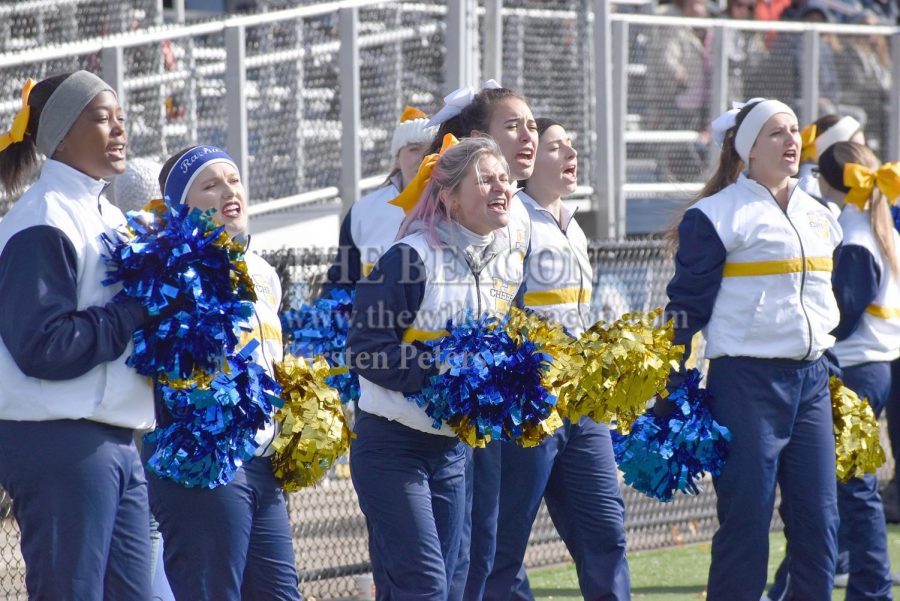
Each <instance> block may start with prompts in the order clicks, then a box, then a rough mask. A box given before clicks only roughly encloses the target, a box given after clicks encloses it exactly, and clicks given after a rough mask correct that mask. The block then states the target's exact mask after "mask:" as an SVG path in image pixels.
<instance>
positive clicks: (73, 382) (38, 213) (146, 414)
mask: <svg viewBox="0 0 900 601" xmlns="http://www.w3.org/2000/svg"><path fill="white" fill-rule="evenodd" d="M105 186H106V182H103V181H98V180H95V179H93V178H92V177H90V176H88V175H85V174H84V173H81V172H80V171H77V170H75V169H73V168H72V167H69V166H68V165H66V164H64V163H60V162H58V161H54V160H48V161H46V162H45V163H44V166H43V169H42V171H41V176H40V179H38V181H37V182H35V184H34V185H33V186H31V188H29V189H28V191H26V192H25V194H24V195H23V196H22V197H21V198H20V199H19V200H18V201H17V202H16V204H15V205H14V206H13V208H12V209H11V210H10V211H9V213H7V215H6V217H5V218H4V219H3V221H2V222H0V252H2V250H3V248H4V247H5V246H6V244H7V242H8V241H9V240H10V238H12V237H13V236H14V235H15V234H17V233H19V232H21V231H23V230H26V229H29V228H32V227H36V226H51V227H53V228H56V229H57V230H59V231H60V232H62V235H63V236H64V237H65V238H66V239H67V240H68V241H69V242H70V243H71V245H72V248H73V249H74V252H75V255H76V257H75V261H76V266H77V269H76V271H77V276H76V278H77V282H76V286H77V310H83V309H86V308H89V307H95V306H102V305H105V304H107V303H109V302H110V301H112V298H113V297H114V296H115V295H116V293H117V292H119V291H120V290H121V289H122V287H121V285H120V284H118V285H114V286H104V285H103V283H102V282H103V280H104V279H105V277H106V265H105V264H104V261H103V253H104V248H103V245H102V244H101V242H100V236H101V234H104V233H106V234H111V235H114V234H113V232H114V230H115V229H116V228H118V227H120V226H122V225H124V223H125V218H124V216H123V215H122V212H121V211H120V210H119V209H118V208H116V207H115V206H113V205H112V204H111V203H109V202H108V201H107V200H106V198H104V197H103V188H104V187H105ZM40 250H41V249H35V252H36V253H40ZM48 292H51V293H52V291H48ZM132 350H133V345H132V344H131V343H130V342H129V343H128V345H127V348H126V349H125V351H124V352H123V353H122V354H121V355H120V356H119V357H118V358H116V359H115V360H113V361H109V362H106V363H102V364H100V365H96V366H95V367H93V368H91V369H90V370H89V371H87V372H86V373H84V374H83V375H80V376H78V377H76V378H72V379H68V380H45V379H38V378H32V377H29V376H26V375H25V374H24V373H23V372H22V371H21V370H20V369H19V367H18V366H17V364H16V362H15V361H14V360H13V357H12V355H11V354H10V352H9V350H8V349H7V347H6V345H5V344H4V343H3V342H2V340H0V377H2V381H3V385H2V386H0V419H7V420H17V421H46V420H56V419H87V420H91V421H96V422H102V423H106V424H112V425H115V426H122V427H126V428H149V427H150V426H151V425H152V424H153V389H152V386H151V384H150V380H149V379H148V378H147V377H145V376H141V375H139V374H138V373H137V372H136V371H135V370H134V369H133V368H131V367H129V366H127V365H125V360H126V358H127V357H128V356H129V355H130V354H131V353H132Z"/></svg>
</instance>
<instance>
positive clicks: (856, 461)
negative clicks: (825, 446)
mask: <svg viewBox="0 0 900 601" xmlns="http://www.w3.org/2000/svg"><path fill="white" fill-rule="evenodd" d="M828 385H829V386H828V387H829V389H830V390H831V413H832V417H833V419H834V447H835V449H834V450H835V453H836V455H837V477H838V480H840V481H841V482H847V481H848V480H850V479H851V478H859V477H862V476H863V475H865V474H874V473H875V470H876V469H878V466H880V465H881V464H882V463H884V462H885V459H886V458H885V454H884V449H882V448H881V443H880V442H879V440H878V420H877V419H875V412H874V411H872V407H871V406H870V405H869V402H868V401H867V400H866V399H860V398H859V396H857V394H856V393H855V392H853V391H852V390H850V389H849V388H847V387H846V386H844V383H843V382H841V381H840V380H839V379H837V378H836V377H834V376H831V379H830V380H829V382H828Z"/></svg>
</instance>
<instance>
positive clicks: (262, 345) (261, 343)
mask: <svg viewBox="0 0 900 601" xmlns="http://www.w3.org/2000/svg"><path fill="white" fill-rule="evenodd" d="M253 316H254V317H255V318H256V323H257V324H258V325H259V337H260V341H259V352H260V354H261V355H262V358H263V363H264V364H265V366H266V367H268V366H269V365H270V364H269V358H268V357H267V356H266V335H265V334H264V333H263V324H262V319H260V317H259V312H258V311H257V310H256V307H253ZM271 365H272V368H273V369H274V367H275V362H274V361H273V362H272V363H271ZM272 375H274V374H272ZM273 423H274V418H273ZM273 442H275V437H274V436H273V437H272V440H270V441H269V442H268V443H266V446H265V448H263V450H262V453H261V454H260V456H265V454H266V453H267V452H268V451H269V449H270V448H271V447H272V443H273Z"/></svg>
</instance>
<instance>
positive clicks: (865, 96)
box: [838, 11, 891, 148]
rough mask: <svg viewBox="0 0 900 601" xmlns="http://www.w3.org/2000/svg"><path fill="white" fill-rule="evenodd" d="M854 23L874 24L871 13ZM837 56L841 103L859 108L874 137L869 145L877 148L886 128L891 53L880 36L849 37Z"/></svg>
mask: <svg viewBox="0 0 900 601" xmlns="http://www.w3.org/2000/svg"><path fill="white" fill-rule="evenodd" d="M855 22H856V23H858V24H865V25H878V24H879V18H878V16H877V15H876V14H875V13H874V12H872V11H865V12H862V13H860V14H859V15H858V16H857V18H856V19H855ZM844 39H845V40H846V43H845V44H844V45H843V51H842V52H841V53H840V55H838V64H839V65H840V67H841V68H840V70H839V74H840V84H841V103H842V104H845V105H851V106H854V107H859V108H860V109H861V110H862V111H864V112H865V117H866V130H867V131H869V132H872V133H873V134H874V135H875V136H876V137H875V138H874V139H873V140H870V145H871V146H873V147H875V148H878V147H881V146H883V144H881V142H882V141H883V140H882V138H883V136H884V131H885V128H886V127H887V122H886V119H887V115H888V111H889V109H888V103H889V102H890V97H891V52H890V49H889V48H888V44H887V38H886V37H885V36H883V35H871V36H865V35H853V36H846V37H845V38H844Z"/></svg>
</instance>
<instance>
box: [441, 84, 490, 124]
mask: <svg viewBox="0 0 900 601" xmlns="http://www.w3.org/2000/svg"><path fill="white" fill-rule="evenodd" d="M502 87H503V86H501V85H500V84H499V83H497V82H496V81H494V80H493V79H489V80H487V81H486V82H484V83H483V84H481V89H482V90H496V89H498V88H502ZM475 93H476V92H475V90H473V89H472V88H471V87H469V86H463V87H461V88H458V89H456V90H453V91H452V92H450V93H449V94H447V95H446V96H444V106H443V108H441V110H439V111H438V112H437V113H435V115H434V116H433V117H432V118H431V119H429V120H428V123H426V124H425V127H432V126H434V125H440V124H441V123H443V122H444V121H449V120H450V119H452V118H453V117H455V116H457V115H458V114H460V113H461V112H462V110H463V109H464V108H466V107H467V106H469V105H470V104H472V101H473V100H475Z"/></svg>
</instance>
